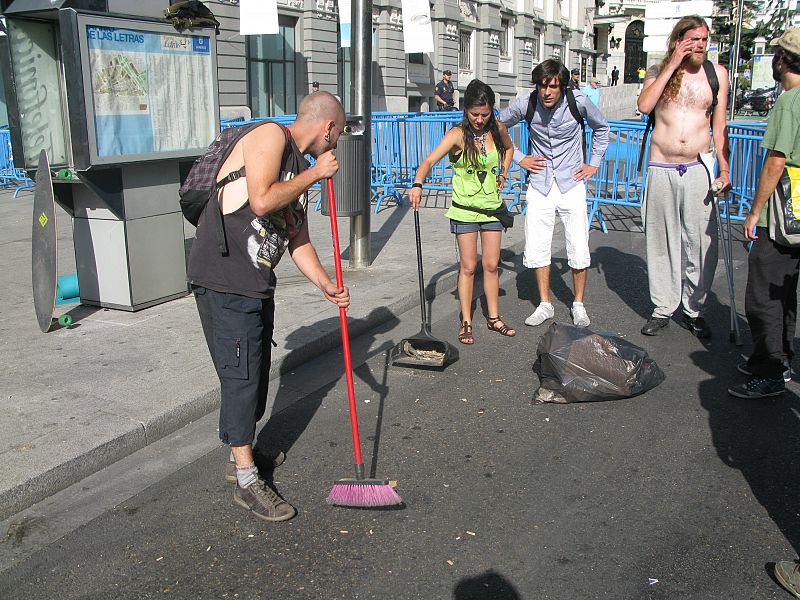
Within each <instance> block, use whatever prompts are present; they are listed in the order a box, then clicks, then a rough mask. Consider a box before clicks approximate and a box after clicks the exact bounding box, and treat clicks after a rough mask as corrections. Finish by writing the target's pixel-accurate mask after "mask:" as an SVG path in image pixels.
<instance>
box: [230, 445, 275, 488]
mask: <svg viewBox="0 0 800 600" xmlns="http://www.w3.org/2000/svg"><path fill="white" fill-rule="evenodd" d="M285 460H286V455H285V454H284V453H283V452H282V451H281V452H278V453H277V454H276V455H275V458H273V459H272V468H273V469H275V468H277V467H280V466H281V465H282V464H283V461H285ZM223 474H224V476H225V481H227V482H228V483H236V481H237V479H236V462H235V461H233V460H230V458H229V459H228V462H226V463H225V470H224V471H223Z"/></svg>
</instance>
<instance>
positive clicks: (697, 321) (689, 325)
mask: <svg viewBox="0 0 800 600" xmlns="http://www.w3.org/2000/svg"><path fill="white" fill-rule="evenodd" d="M680 324H681V327H683V328H684V329H688V330H689V332H690V333H691V334H692V335H693V336H695V337H697V338H710V337H711V329H710V328H709V326H708V325H706V321H705V319H703V317H695V318H694V319H693V318H692V317H687V316H686V315H683V321H680Z"/></svg>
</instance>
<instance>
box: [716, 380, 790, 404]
mask: <svg viewBox="0 0 800 600" xmlns="http://www.w3.org/2000/svg"><path fill="white" fill-rule="evenodd" d="M785 390H786V384H785V383H784V382H783V379H767V378H766V377H751V378H750V379H748V380H747V382H746V383H743V384H742V385H737V386H735V387H732V388H728V393H729V394H730V395H731V396H736V397H737V398H746V399H754V400H757V399H758V398H770V397H772V396H780V395H781V394H783V392H784V391H785Z"/></svg>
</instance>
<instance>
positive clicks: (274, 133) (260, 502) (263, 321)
mask: <svg viewBox="0 0 800 600" xmlns="http://www.w3.org/2000/svg"><path fill="white" fill-rule="evenodd" d="M344 126H345V117H344V109H343V108H342V105H341V103H339V102H338V101H337V100H336V99H335V98H334V97H333V96H332V95H331V94H329V93H328V92H317V93H315V94H311V95H309V96H306V98H304V99H303V101H302V102H301V103H300V107H299V110H298V113H297V119H296V120H295V122H294V123H293V124H292V125H289V127H283V126H282V125H279V124H278V123H267V124H264V125H261V126H259V127H256V128H254V129H253V130H251V131H249V132H248V133H247V134H245V135H244V137H242V138H241V139H240V140H239V141H238V142H237V143H236V144H235V145H234V147H233V149H232V151H231V153H230V155H229V156H228V158H227V159H226V160H225V162H224V163H223V164H222V167H221V168H220V172H219V178H218V181H219V180H222V179H224V178H225V177H227V176H228V175H230V174H233V173H235V172H238V176H237V177H236V178H235V179H233V180H231V181H230V182H229V183H228V184H227V185H225V187H224V188H221V189H224V194H223V193H222V191H220V192H219V193H218V197H217V196H214V197H212V198H211V199H210V200H209V201H208V204H206V207H205V210H204V211H203V213H202V215H201V216H200V221H199V222H198V224H197V232H196V234H195V240H194V243H193V244H192V250H191V253H190V254H189V263H188V266H187V277H188V280H189V283H190V285H191V288H192V291H193V292H194V296H195V301H196V302H197V311H198V313H199V314H200V322H201V324H202V326H203V333H204V334H205V338H206V343H207V344H208V349H209V351H210V353H211V359H212V361H213V363H214V366H215V368H216V371H217V375H218V376H219V380H220V396H221V404H220V409H219V437H220V439H221V440H222V443H224V444H226V445H228V446H230V448H231V456H230V459H229V462H228V463H227V464H226V465H225V473H224V475H225V480H226V481H229V482H231V483H235V484H236V487H235V488H234V491H233V500H234V502H235V503H236V504H237V505H239V506H242V507H243V508H246V509H247V510H249V511H251V512H252V513H253V514H254V515H255V516H256V517H257V518H259V519H261V520H264V521H285V520H287V519H291V518H292V517H293V516H294V515H295V514H296V512H297V511H296V510H295V509H294V507H293V506H291V505H290V504H289V503H288V502H286V501H285V500H284V499H283V498H281V497H280V496H279V495H278V494H276V493H275V491H273V490H272V488H270V487H269V485H268V484H267V482H266V481H265V480H264V479H263V478H262V477H261V476H260V475H259V473H258V469H257V468H256V465H255V461H254V458H253V447H252V444H253V440H254V439H255V430H256V423H257V422H258V421H259V420H260V419H261V417H263V416H264V411H265V409H266V405H267V388H268V385H269V366H270V356H271V346H270V342H271V340H272V331H273V329H274V315H275V302H274V299H273V297H274V292H275V286H276V283H277V280H276V278H275V273H274V268H275V266H276V265H277V263H278V261H279V260H280V259H281V257H282V255H283V253H284V252H285V250H286V249H287V248H288V250H289V254H290V255H291V257H292V260H293V261H294V262H295V264H296V265H297V267H298V268H299V269H300V271H301V272H302V273H303V275H305V276H306V277H307V278H308V280H309V281H311V283H313V284H314V285H316V286H317V287H318V288H319V289H320V291H321V292H322V294H323V295H324V296H325V298H326V299H327V300H329V301H330V302H332V303H333V304H336V305H337V306H339V307H346V306H348V304H349V303H350V295H349V292H348V290H347V288H339V287H336V285H335V284H334V283H333V282H331V279H330V278H329V277H328V274H327V273H326V272H325V269H324V268H323V267H322V265H321V264H320V261H319V258H318V256H317V252H316V250H314V246H313V245H312V244H311V240H310V238H309V235H308V221H307V218H306V217H307V205H308V200H307V198H306V192H307V191H308V188H309V187H311V186H312V185H314V184H315V183H316V182H318V181H321V180H323V179H326V178H328V177H333V175H334V174H335V173H336V172H337V171H338V170H339V163H338V162H337V160H336V156H334V154H333V152H332V150H333V149H334V148H335V147H336V141H337V139H338V138H339V135H340V134H341V133H342V131H343V129H344ZM304 154H310V155H311V156H313V157H315V158H316V159H317V160H316V162H315V164H314V166H313V167H311V168H309V167H308V162H307V161H306V159H305V158H304V157H303V155H304ZM245 166H246V167H247V171H246V172H245V171H244V168H245ZM212 211H221V212H222V213H223V215H224V218H223V219H222V221H223V228H224V236H225V240H226V242H227V250H228V251H227V253H225V254H223V253H221V252H220V249H219V246H218V241H217V227H218V225H217V224H216V223H217V219H216V218H215V216H214V214H213V212H212Z"/></svg>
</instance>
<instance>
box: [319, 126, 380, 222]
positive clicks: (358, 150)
mask: <svg viewBox="0 0 800 600" xmlns="http://www.w3.org/2000/svg"><path fill="white" fill-rule="evenodd" d="M363 140H364V136H363V134H360V133H343V134H342V135H341V136H339V141H338V142H337V144H336V150H335V152H336V158H337V159H338V160H339V172H338V173H336V175H334V177H333V189H334V191H335V193H336V216H337V217H354V216H356V215H360V214H361V213H362V212H363V211H364V208H365V207H363V206H361V202H362V199H361V198H359V195H360V194H359V193H358V189H359V185H358V182H359V181H363V179H362V178H363V177H368V176H369V174H368V173H367V172H366V170H367V157H366V153H365V151H366V148H365V147H364V143H363ZM321 183H322V206H321V210H322V214H323V215H325V216H326V217H327V216H329V215H330V210H328V187H327V184H326V183H325V182H324V181H322V182H321ZM367 202H369V199H367ZM366 208H367V209H368V208H369V207H366Z"/></svg>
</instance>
